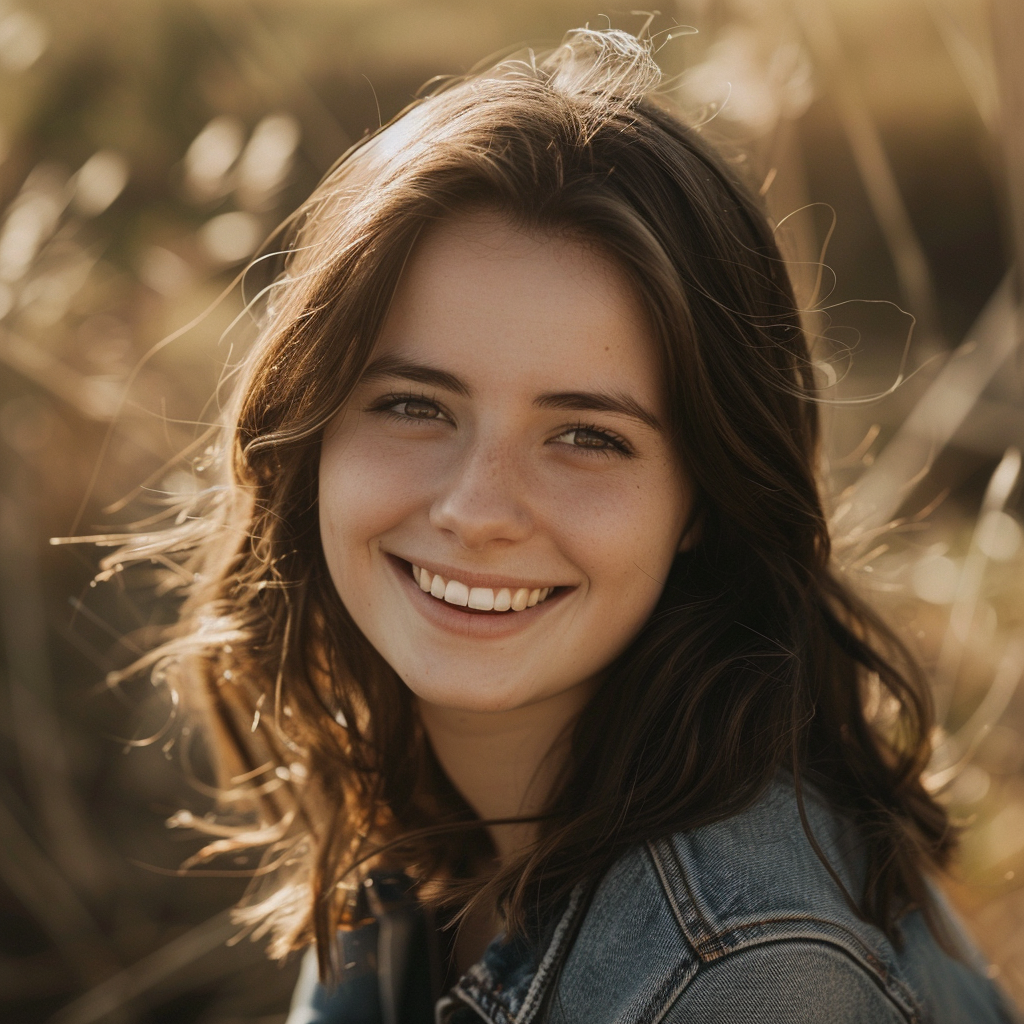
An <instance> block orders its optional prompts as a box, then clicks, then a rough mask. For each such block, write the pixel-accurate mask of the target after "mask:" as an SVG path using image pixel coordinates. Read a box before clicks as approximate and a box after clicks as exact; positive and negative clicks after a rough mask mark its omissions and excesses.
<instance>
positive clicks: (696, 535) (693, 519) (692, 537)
mask: <svg viewBox="0 0 1024 1024" xmlns="http://www.w3.org/2000/svg"><path fill="white" fill-rule="evenodd" d="M703 532H704V514H703V513H702V512H701V511H700V509H698V508H697V507H696V506H695V507H694V508H693V509H692V511H691V512H690V517H689V519H688V520H687V522H686V527H685V529H684V530H683V536H682V537H681V538H680V541H679V554H683V552H685V551H691V550H693V548H695V547H696V546H697V542H698V541H699V540H700V537H701V534H702V533H703Z"/></svg>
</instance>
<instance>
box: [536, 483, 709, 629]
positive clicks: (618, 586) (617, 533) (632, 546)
mask: <svg viewBox="0 0 1024 1024" xmlns="http://www.w3.org/2000/svg"><path fill="white" fill-rule="evenodd" d="M598 483H600V482H598ZM550 507H551V508H553V509H555V510H556V514H557V515H558V521H559V525H558V531H559V533H560V534H561V536H562V537H563V538H564V540H565V544H566V546H567V548H569V549H571V551H572V555H573V560H574V561H575V562H576V563H577V564H578V565H579V566H580V567H581V568H582V569H583V570H584V571H585V573H586V575H587V577H588V579H589V582H590V586H591V587H592V589H594V590H595V591H596V590H600V591H601V595H602V597H603V598H604V599H608V600H621V601H622V602H624V603H625V602H637V603H639V604H641V605H643V606H644V607H645V608H647V609H648V610H650V608H653V605H654V603H656V601H657V599H658V596H659V595H660V593H661V590H662V588H663V586H664V582H665V579H666V577H667V575H668V570H669V568H670V567H671V564H672V560H673V559H674V558H675V555H676V552H677V550H678V547H679V543H680V540H681V537H682V531H683V527H684V525H685V522H686V517H687V514H688V511H689V498H688V492H687V488H686V485H685V483H684V481H683V480H682V478H681V475H680V474H679V473H678V472H677V471H676V470H675V469H674V467H673V466H672V465H671V464H668V463H660V464H657V465H654V466H650V467H645V471H644V472H640V473H637V474H635V476H634V478H633V479H630V480H628V481H622V482H620V483H619V484H618V485H617V486H615V487H611V488H609V487H606V486H597V485H595V486H594V487H593V488H592V489H591V488H586V487H582V488H581V487H578V486H577V487H575V488H573V489H571V490H569V489H566V490H565V491H564V492H563V493H562V494H561V495H560V500H557V501H555V502H552V504H551V506H550Z"/></svg>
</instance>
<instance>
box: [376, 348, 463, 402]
mask: <svg viewBox="0 0 1024 1024" xmlns="http://www.w3.org/2000/svg"><path fill="white" fill-rule="evenodd" d="M382 377H398V378H400V379H402V380H408V381H412V382H413V383H414V384H426V385H427V386H428V387H435V388H442V389H443V390H444V391H450V392H451V393H452V394H455V395H462V397H463V398H469V397H470V395H471V394H472V389H471V388H470V386H469V385H468V384H467V383H466V382H465V381H464V380H463V379H462V378H461V377H456V376H455V374H454V373H448V371H447V370H438V369H436V368H435V367H433V366H427V365H426V364H425V363H413V362H409V361H408V360H405V359H399V358H397V357H396V356H378V357H377V358H376V359H374V360H373V362H371V363H370V365H369V366H367V367H366V369H365V370H364V371H363V375H362V377H361V378H360V382H361V383H364V384H365V383H369V382H370V381H375V380H380V379H381V378H382Z"/></svg>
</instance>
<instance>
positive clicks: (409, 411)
mask: <svg viewBox="0 0 1024 1024" xmlns="http://www.w3.org/2000/svg"><path fill="white" fill-rule="evenodd" d="M390 408H391V410H392V411H393V412H397V413H398V415H399V416H409V417H411V418H412V419H416V420H436V419H440V418H441V410H440V409H439V408H438V407H437V406H436V405H434V403H433V402H427V401H425V400H424V399H422V398H404V399H403V400H402V401H401V402H395V403H394V405H392V406H390Z"/></svg>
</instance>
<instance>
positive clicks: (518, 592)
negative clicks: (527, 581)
mask: <svg viewBox="0 0 1024 1024" xmlns="http://www.w3.org/2000/svg"><path fill="white" fill-rule="evenodd" d="M412 578H413V579H414V580H415V581H416V582H417V583H418V584H419V585H420V590H423V591H425V592H426V593H428V594H432V595H433V596H434V597H436V598H438V599H440V600H442V601H447V602H448V604H456V605H459V606H460V607H461V608H466V607H469V608H475V609H477V610H479V611H482V612H490V611H495V612H507V611H509V610H510V609H511V610H512V611H514V612H521V611H522V610H523V609H524V608H532V607H533V606H534V605H535V604H537V603H538V602H539V601H543V600H544V599H545V598H546V597H547V596H548V595H549V594H550V593H551V591H552V590H554V589H555V588H554V587H538V588H537V589H535V590H531V589H530V588H529V587H518V588H517V589H515V590H513V589H512V588H511V587H502V588H501V589H500V590H492V589H491V588H490V587H467V586H466V584H465V583H460V582H459V581H458V580H446V579H445V578H444V577H443V576H438V575H437V573H432V572H431V571H430V570H429V569H421V568H420V567H419V566H418V565H414V566H413V567H412Z"/></svg>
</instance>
